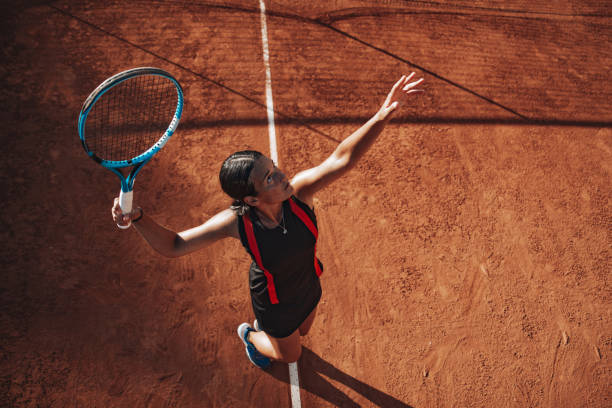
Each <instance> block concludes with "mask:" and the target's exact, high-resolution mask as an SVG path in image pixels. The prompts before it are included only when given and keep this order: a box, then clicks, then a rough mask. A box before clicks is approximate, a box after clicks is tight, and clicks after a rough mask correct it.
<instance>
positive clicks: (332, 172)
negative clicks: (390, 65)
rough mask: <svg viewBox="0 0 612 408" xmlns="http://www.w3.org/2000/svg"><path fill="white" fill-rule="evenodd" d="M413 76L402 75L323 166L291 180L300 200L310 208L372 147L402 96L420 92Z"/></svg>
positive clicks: (417, 82)
mask: <svg viewBox="0 0 612 408" xmlns="http://www.w3.org/2000/svg"><path fill="white" fill-rule="evenodd" d="M413 76H414V72H413V73H412V74H410V75H408V76H405V75H404V76H402V77H401V78H400V80H399V81H397V82H396V83H395V85H394V86H393V88H392V89H391V92H389V94H388V95H387V98H386V99H385V102H384V103H383V105H382V107H381V108H380V110H379V111H378V112H376V114H375V115H374V116H373V117H372V118H371V119H370V120H369V121H368V122H367V123H365V124H364V125H363V126H361V127H360V128H359V129H357V131H355V132H354V133H353V134H351V135H350V136H349V137H347V138H346V139H344V140H343V141H342V143H340V144H339V145H338V147H337V148H336V150H334V152H333V153H332V154H331V155H330V156H329V157H328V158H327V159H326V160H325V161H324V162H323V163H321V164H320V165H318V166H317V167H313V168H311V169H308V170H306V171H303V172H301V173H299V174H297V175H296V176H295V177H294V178H293V180H292V181H291V184H292V185H293V187H294V189H295V192H296V195H297V196H298V197H299V198H300V199H301V200H303V201H304V202H306V203H308V204H309V205H312V197H313V195H314V194H315V193H316V192H317V191H319V190H321V189H322V188H324V187H326V186H327V185H329V184H330V183H332V182H333V181H335V180H337V179H338V178H340V177H341V176H342V175H344V174H345V173H346V172H347V171H349V170H350V169H352V168H353V167H354V166H355V164H356V163H357V161H358V160H359V158H360V157H362V156H363V155H364V153H365V152H366V151H367V150H368V149H369V148H370V146H372V144H373V143H374V141H375V140H376V138H377V137H378V135H379V134H380V133H381V132H382V130H383V129H384V128H385V126H386V125H387V122H388V121H389V119H390V118H391V114H392V113H393V111H395V110H396V109H397V107H398V106H399V105H400V99H401V97H402V96H405V95H408V94H411V93H414V92H422V91H421V90H419V89H414V88H415V87H416V86H417V85H418V84H420V83H421V82H422V81H423V79H422V78H421V79H419V80H418V81H414V82H410V79H411V78H412V77H413Z"/></svg>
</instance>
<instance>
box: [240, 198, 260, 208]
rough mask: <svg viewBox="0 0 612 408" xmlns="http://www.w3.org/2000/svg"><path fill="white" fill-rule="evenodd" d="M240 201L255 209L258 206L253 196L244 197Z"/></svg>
mask: <svg viewBox="0 0 612 408" xmlns="http://www.w3.org/2000/svg"><path fill="white" fill-rule="evenodd" d="M242 201H244V202H245V203H247V204H248V205H250V206H251V207H257V206H258V205H259V201H258V200H257V197H253V196H246V197H244V198H243V199H242Z"/></svg>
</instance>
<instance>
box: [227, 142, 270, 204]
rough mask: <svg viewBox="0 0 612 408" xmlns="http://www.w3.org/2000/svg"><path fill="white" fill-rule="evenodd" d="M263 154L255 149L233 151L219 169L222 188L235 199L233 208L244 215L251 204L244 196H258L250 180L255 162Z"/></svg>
mask: <svg viewBox="0 0 612 408" xmlns="http://www.w3.org/2000/svg"><path fill="white" fill-rule="evenodd" d="M261 156H263V155H262V154H261V153H259V152H257V151H255V150H243V151H241V152H236V153H233V154H232V155H231V156H229V157H228V158H227V159H225V161H224V162H223V165H222V166H221V171H219V181H220V182H221V188H222V189H223V191H225V193H226V194H227V195H229V196H230V197H231V198H233V199H234V202H233V203H232V205H231V207H230V208H231V209H232V210H234V211H236V213H238V215H244V214H245V213H246V212H248V211H249V208H250V207H249V205H248V204H247V203H245V202H244V201H243V200H244V197H246V196H257V191H256V190H255V185H254V184H253V181H251V180H250V177H249V176H250V175H251V171H252V170H253V167H255V162H256V161H257V160H258V159H259V158H260V157H261Z"/></svg>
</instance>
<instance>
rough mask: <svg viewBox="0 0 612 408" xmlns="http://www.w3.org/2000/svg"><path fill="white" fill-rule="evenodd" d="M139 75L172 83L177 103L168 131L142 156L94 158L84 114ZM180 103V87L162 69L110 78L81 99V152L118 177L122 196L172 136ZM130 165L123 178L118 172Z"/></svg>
mask: <svg viewBox="0 0 612 408" xmlns="http://www.w3.org/2000/svg"><path fill="white" fill-rule="evenodd" d="M140 75H159V76H162V77H164V78H167V79H169V80H170V81H172V83H174V86H175V87H176V92H177V96H178V98H177V99H178V102H177V104H176V111H175V113H174V117H173V118H172V121H171V122H170V124H169V125H168V128H167V129H166V131H165V132H164V133H163V135H162V136H161V137H160V139H159V140H158V141H157V142H156V143H155V144H154V145H153V146H152V147H150V148H149V149H148V150H147V151H145V152H144V153H142V154H140V155H138V156H136V157H134V158H132V159H129V160H116V161H114V160H104V159H102V158H100V157H98V156H96V155H95V154H94V153H93V152H92V151H90V150H89V148H88V147H87V142H86V135H85V123H86V122H87V115H88V114H89V112H90V111H91V109H92V107H93V106H94V104H95V103H96V102H97V101H98V99H100V97H102V95H104V94H105V93H106V92H108V91H109V90H110V89H111V88H113V87H114V86H116V85H118V84H120V83H121V82H123V81H126V80H128V79H130V78H134V77H136V76H140ZM183 102H184V98H183V88H182V87H181V85H180V84H179V83H178V81H177V80H176V79H175V78H174V77H173V76H172V75H170V74H169V73H168V72H166V71H164V70H162V69H159V68H154V67H140V68H133V69H129V70H127V71H123V72H120V73H118V74H116V75H113V76H112V77H110V78H108V79H107V80H105V81H104V82H102V83H101V84H100V85H99V86H98V87H97V88H96V89H94V91H93V92H92V93H91V94H90V95H89V97H88V98H87V99H86V100H85V103H83V107H82V108H81V112H80V114H79V121H78V131H79V138H80V139H81V144H82V145H83V149H85V152H86V153H87V155H88V156H89V157H91V158H92V159H93V160H94V161H95V162H96V163H99V164H101V165H102V166H104V167H105V168H107V169H109V170H110V171H112V172H113V173H115V174H116V175H117V176H118V177H119V179H120V180H121V191H123V192H124V193H127V192H130V191H132V190H133V188H134V180H135V179H136V175H137V174H138V172H139V171H140V170H141V169H142V166H144V165H145V164H146V163H147V162H148V161H149V160H151V158H152V157H153V156H154V155H155V154H156V153H157V152H158V151H160V149H161V148H162V147H164V145H165V144H166V142H167V141H168V140H169V139H170V136H172V134H173V133H174V131H175V130H176V127H177V126H178V123H179V120H180V119H181V114H182V113H183ZM130 166H134V168H133V169H132V171H131V172H130V174H129V175H128V176H127V177H125V176H124V175H123V173H122V172H121V171H120V170H119V169H122V168H125V167H130Z"/></svg>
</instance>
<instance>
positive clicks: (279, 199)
mask: <svg viewBox="0 0 612 408" xmlns="http://www.w3.org/2000/svg"><path fill="white" fill-rule="evenodd" d="M413 76H414V72H413V73H412V74H410V75H409V76H402V78H401V79H400V80H399V81H398V82H397V83H396V84H395V85H394V86H393V88H392V89H391V91H390V93H389V95H387V98H386V100H385V102H384V103H383V105H382V107H381V108H380V110H379V111H378V112H377V113H376V114H375V115H374V116H373V117H372V118H371V119H370V120H369V121H368V122H367V123H366V124H364V125H363V126H361V127H360V128H359V129H358V130H357V131H356V132H354V133H353V134H352V135H350V136H349V137H348V138H346V139H345V140H344V141H343V142H342V143H340V145H338V147H337V148H336V150H334V152H333V153H332V154H331V156H329V157H328V158H327V159H326V160H325V161H324V162H323V163H321V164H320V165H318V166H316V167H313V168H311V169H308V170H306V171H303V172H300V173H298V174H297V175H296V176H295V177H294V178H293V179H291V180H290V181H289V180H288V179H287V177H286V176H285V175H284V174H283V173H282V172H281V171H280V170H279V169H278V168H277V167H276V166H275V165H274V163H273V162H272V160H270V159H269V158H267V157H265V156H264V155H262V154H261V153H259V152H255V151H250V150H247V151H242V152H237V153H234V154H232V155H231V156H230V157H228V158H227V159H226V160H225V162H224V163H223V166H222V167H221V172H220V173H219V180H220V182H221V187H222V188H223V191H225V192H226V193H227V194H228V195H229V196H230V197H232V198H233V199H234V203H233V204H232V206H231V207H230V208H229V209H227V210H224V211H221V212H220V213H218V214H216V215H215V216H213V217H212V218H210V219H209V220H208V221H206V222H205V223H204V224H202V225H200V226H197V227H195V228H192V229H189V230H186V231H183V232H180V233H176V232H174V231H170V230H168V229H166V228H164V227H162V226H160V225H159V224H157V223H156V222H155V221H154V220H153V219H151V218H150V217H147V216H145V215H144V212H143V210H142V208H140V207H136V208H135V210H134V211H132V212H131V213H130V214H122V213H121V208H120V207H119V199H118V198H116V199H115V203H114V206H113V208H112V214H113V219H114V220H115V222H116V223H118V224H122V225H126V224H128V223H129V222H130V221H131V222H132V223H133V224H134V226H135V228H136V229H137V230H138V232H139V233H140V234H141V235H142V236H143V237H144V239H145V240H146V241H147V242H148V243H149V244H150V245H151V247H152V248H153V249H155V250H156V251H157V252H159V253H160V254H162V255H165V256H168V257H177V256H182V255H185V254H187V253H189V252H193V251H195V250H198V249H200V248H203V247H204V246H206V245H208V244H210V243H212V242H215V241H217V240H219V239H222V238H227V237H232V238H236V239H239V240H240V241H241V242H242V245H243V246H244V247H245V249H246V250H247V252H248V253H249V254H250V255H251V258H252V259H253V263H252V264H251V268H250V271H249V287H250V292H251V302H252V305H253V311H254V313H255V317H256V320H255V328H253V327H251V326H250V325H249V324H247V323H243V324H241V325H240V326H239V327H238V335H239V337H240V338H241V340H242V341H243V342H244V343H245V346H246V352H247V356H248V358H249V359H250V360H251V362H253V364H255V365H256V366H258V367H260V368H266V367H268V366H269V365H270V362H271V360H275V361H283V362H294V361H297V360H298V358H299V357H300V355H301V352H302V346H301V341H300V336H304V335H306V334H307V333H308V331H309V330H310V327H311V326H312V323H313V321H314V318H315V313H316V307H317V304H318V302H319V299H320V298H321V285H320V283H319V276H320V275H321V273H322V272H323V265H322V264H321V262H320V261H319V260H318V258H317V257H316V241H317V238H318V229H317V220H316V216H315V213H314V208H313V196H314V194H315V193H316V192H317V191H319V190H321V189H322V188H324V187H326V186H327V185H329V184H330V183H331V182H333V181H335V180H337V179H338V178H339V177H340V176H342V175H343V174H345V173H346V172H347V171H348V170H350V169H351V168H352V167H354V165H355V164H356V162H357V160H358V159H359V158H360V157H361V156H363V154H364V153H365V152H366V151H367V150H368V148H369V147H370V146H371V145H372V143H373V142H374V141H375V140H376V138H377V136H378V135H379V134H380V132H381V131H382V130H383V128H384V127H385V125H386V124H387V123H388V121H389V119H390V117H391V113H392V112H393V111H394V110H395V109H396V108H397V107H398V105H399V102H400V99H401V97H402V96H403V95H407V94H410V93H414V92H420V90H418V89H415V87H416V85H418V84H419V83H421V82H422V81H423V79H420V80H418V81H413V82H410V79H411V78H412V77H413Z"/></svg>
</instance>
